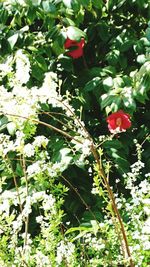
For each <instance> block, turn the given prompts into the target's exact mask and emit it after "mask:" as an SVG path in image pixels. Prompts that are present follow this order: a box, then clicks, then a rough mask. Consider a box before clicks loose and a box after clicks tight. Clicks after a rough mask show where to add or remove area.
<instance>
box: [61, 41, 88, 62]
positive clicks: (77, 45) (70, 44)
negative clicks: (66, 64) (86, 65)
mask: <svg viewBox="0 0 150 267" xmlns="http://www.w3.org/2000/svg"><path fill="white" fill-rule="evenodd" d="M84 45H85V41H84V38H81V40H80V41H79V42H77V41H75V40H70V39H69V38H67V39H66V41H65V44H64V46H65V49H69V48H73V50H71V51H69V52H67V55H68V56H70V57H72V58H79V57H82V55H83V47H84Z"/></svg>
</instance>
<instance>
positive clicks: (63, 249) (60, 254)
mask: <svg viewBox="0 0 150 267" xmlns="http://www.w3.org/2000/svg"><path fill="white" fill-rule="evenodd" d="M74 250H75V245H74V244H72V243H71V242H67V241H66V242H65V241H63V240H62V241H60V243H59V245H58V247H57V257H56V261H57V263H58V264H60V263H61V262H62V260H63V259H64V258H65V259H66V261H67V263H68V264H70V263H71V261H72V256H73V253H74Z"/></svg>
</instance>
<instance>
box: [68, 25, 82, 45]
mask: <svg viewBox="0 0 150 267" xmlns="http://www.w3.org/2000/svg"><path fill="white" fill-rule="evenodd" d="M67 36H68V38H69V39H71V40H76V41H80V40H81V38H82V37H84V38H85V37H86V34H85V33H84V32H83V31H81V30H80V29H78V28H76V27H74V26H69V27H68V28H67Z"/></svg>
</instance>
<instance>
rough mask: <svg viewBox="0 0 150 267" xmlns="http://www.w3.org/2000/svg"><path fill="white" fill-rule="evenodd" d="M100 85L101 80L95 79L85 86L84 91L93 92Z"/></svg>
mask: <svg viewBox="0 0 150 267" xmlns="http://www.w3.org/2000/svg"><path fill="white" fill-rule="evenodd" d="M100 83H101V78H99V77H95V78H93V79H92V80H91V81H90V82H88V83H87V84H86V85H85V87H84V90H85V91H87V92H90V91H93V90H94V89H95V88H96V87H97V86H99V85H100Z"/></svg>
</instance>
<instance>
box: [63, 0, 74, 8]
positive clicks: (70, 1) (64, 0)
mask: <svg viewBox="0 0 150 267" xmlns="http://www.w3.org/2000/svg"><path fill="white" fill-rule="evenodd" d="M63 3H64V5H65V6H66V7H68V8H71V4H72V0H63Z"/></svg>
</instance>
